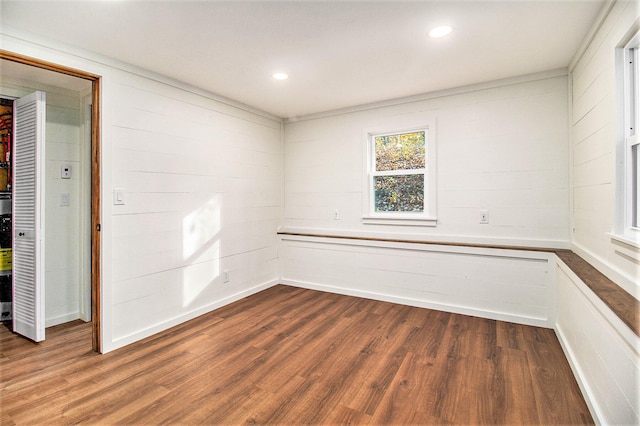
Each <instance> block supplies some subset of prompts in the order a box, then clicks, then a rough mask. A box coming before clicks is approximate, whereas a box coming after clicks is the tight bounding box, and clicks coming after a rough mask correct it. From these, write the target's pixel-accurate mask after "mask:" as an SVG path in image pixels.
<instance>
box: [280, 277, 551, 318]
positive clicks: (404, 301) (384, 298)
mask: <svg viewBox="0 0 640 426" xmlns="http://www.w3.org/2000/svg"><path fill="white" fill-rule="evenodd" d="M280 283H281V284H284V285H289V286H292V287H300V288H306V289H309V290H318V291H325V292H328V293H335V294H342V295H345V296H354V297H362V298H364V299H372V300H379V301H381V302H390V303H397V304H401V305H407V306H415V307H417V308H426V309H433V310H436V311H444V312H450V313H454V314H461V315H469V316H474V317H480V318H487V319H492V320H498V321H506V322H513V323H517V324H524V325H533V326H536V327H543V328H553V327H552V325H550V324H549V321H548V320H547V319H546V318H533V317H523V316H519V315H512V314H505V313H502V312H495V311H486V310H481V309H475V308H469V307H465V306H456V305H448V304H441V303H434V302H429V301H428V300H418V299H411V298H406V297H401V296H394V295H390V294H381V293H374V292H368V291H362V290H356V289H352V288H346V287H336V286H330V285H326V284H318V283H312V282H308V281H297V280H290V279H286V278H283V279H282V280H280Z"/></svg>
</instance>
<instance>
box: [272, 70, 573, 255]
mask: <svg viewBox="0 0 640 426" xmlns="http://www.w3.org/2000/svg"><path fill="white" fill-rule="evenodd" d="M421 121H424V122H431V121H435V123H436V132H437V135H436V137H437V142H436V143H437V188H438V189H437V217H438V225H437V227H435V228H429V227H424V228H422V227H414V226H411V227H397V226H395V227H390V226H382V225H369V224H366V225H365V224H363V223H362V222H361V216H362V198H363V184H362V183H363V178H364V175H363V166H364V161H363V158H362V157H363V154H364V150H363V144H364V143H365V142H364V140H363V131H364V130H365V129H368V128H372V127H381V126H383V127H384V126H387V125H389V124H393V123H403V122H412V123H416V122H421ZM399 125H400V126H402V124H399ZM567 132H568V129H567V78H566V74H565V73H563V72H555V73H554V72H550V73H546V74H542V75H534V76H526V77H523V78H520V79H512V80H508V81H501V82H495V83H492V84H485V85H478V86H473V87H468V88H461V89H456V90H455V91H448V92H442V93H435V94H431V95H425V96H423V97H422V98H421V97H415V98H410V99H406V100H399V101H397V103H396V104H392V105H390V106H379V107H376V106H371V107H367V108H362V109H361V110H355V111H353V112H345V113H337V114H334V115H328V116H320V117H310V118H307V119H305V118H303V119H301V120H298V121H289V122H287V123H286V124H285V182H286V183H285V211H284V227H285V229H288V230H306V231H310V232H320V233H334V232H342V233H348V234H353V233H357V234H368V235H371V234H383V235H395V236H400V235H402V236H409V237H410V238H414V237H420V238H422V239H425V238H426V239H432V240H455V241H458V242H464V241H467V242H469V241H473V242H479V241H481V242H484V243H494V244H516V245H518V244H520V245H533V246H538V245H543V246H547V247H549V246H555V247H568V240H569V232H568V230H569V208H568V206H569V203H568V199H569V198H568V186H569V180H568V179H569V178H568V174H569V170H568V133H567ZM335 209H339V210H340V212H341V214H340V216H341V218H340V220H333V211H334V210H335ZM483 209H487V210H489V215H490V224H489V225H481V224H479V218H480V210H483Z"/></svg>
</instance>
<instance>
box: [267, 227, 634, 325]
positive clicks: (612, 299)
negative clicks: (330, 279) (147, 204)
mask: <svg viewBox="0 0 640 426" xmlns="http://www.w3.org/2000/svg"><path fill="white" fill-rule="evenodd" d="M278 235H289V236H298V237H315V238H334V239H343V240H357V241H377V242H386V243H410V244H429V245H439V246H453V247H473V248H487V249H502V250H525V251H538V252H546V253H555V254H556V256H558V258H559V259H560V260H562V262H564V264H565V265H567V267H568V268H569V269H571V270H572V271H573V272H574V273H575V274H576V275H577V276H578V278H580V279H581V280H582V281H583V282H584V283H585V284H586V285H587V287H589V288H590V289H591V290H592V291H593V292H594V293H595V294H596V296H598V297H599V298H600V299H601V300H602V301H603V302H604V303H605V305H607V306H608V307H609V309H611V310H612V311H613V313H614V314H616V315H617V316H618V318H620V319H621V320H622V322H624V323H625V324H626V325H627V326H628V327H629V328H630V329H631V330H632V331H633V332H634V333H635V334H636V335H637V336H640V301H638V299H636V298H635V297H633V296H632V295H631V294H629V293H628V292H627V291H625V290H624V289H623V288H622V287H620V286H619V285H617V284H616V283H614V282H613V281H611V280H610V279H609V278H607V277H606V276H605V275H604V274H603V273H601V272H600V271H598V270H597V269H596V268H594V267H593V266H591V264H590V263H588V262H587V261H586V260H584V259H583V258H581V257H580V256H578V255H577V254H575V253H574V252H572V251H571V250H560V249H552V248H542V247H519V246H505V245H491V244H471V243H455V242H439V241H424V240H403V239H394V238H374V237H357V236H345V235H323V234H308V233H297V232H278Z"/></svg>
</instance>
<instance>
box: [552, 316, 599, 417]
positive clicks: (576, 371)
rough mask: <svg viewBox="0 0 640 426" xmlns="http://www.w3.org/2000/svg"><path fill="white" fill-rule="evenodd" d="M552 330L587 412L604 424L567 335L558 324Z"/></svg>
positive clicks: (594, 397)
mask: <svg viewBox="0 0 640 426" xmlns="http://www.w3.org/2000/svg"><path fill="white" fill-rule="evenodd" d="M553 330H554V331H555V333H556V337H557V338H558V341H559V342H560V346H561V347H562V351H563V352H564V356H565V358H567V361H568V362H569V367H571V371H572V372H573V377H575V379H576V382H577V383H578V387H579V388H580V391H581V392H582V396H583V397H584V401H585V402H586V404H587V406H588V407H589V412H590V413H591V416H592V417H593V420H594V422H595V423H596V424H597V425H602V424H605V423H604V421H603V419H604V417H603V415H602V412H601V410H600V409H599V408H598V406H597V405H596V404H594V402H593V401H596V400H597V398H596V396H595V395H594V394H593V391H592V390H591V386H589V383H588V382H587V381H585V380H584V377H585V375H584V371H583V370H582V368H580V366H579V365H578V364H577V363H576V362H575V359H576V357H575V354H574V353H573V350H572V349H571V347H570V346H569V344H568V343H567V342H568V340H567V337H566V336H565V334H564V332H563V331H562V328H561V327H560V326H559V325H558V324H556V325H555V327H554V329H553Z"/></svg>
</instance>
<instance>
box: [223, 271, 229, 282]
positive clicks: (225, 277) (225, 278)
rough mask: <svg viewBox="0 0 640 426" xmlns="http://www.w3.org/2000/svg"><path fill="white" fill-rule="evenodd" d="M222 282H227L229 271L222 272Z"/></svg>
mask: <svg viewBox="0 0 640 426" xmlns="http://www.w3.org/2000/svg"><path fill="white" fill-rule="evenodd" d="M222 282H223V283H228V282H229V271H222Z"/></svg>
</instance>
